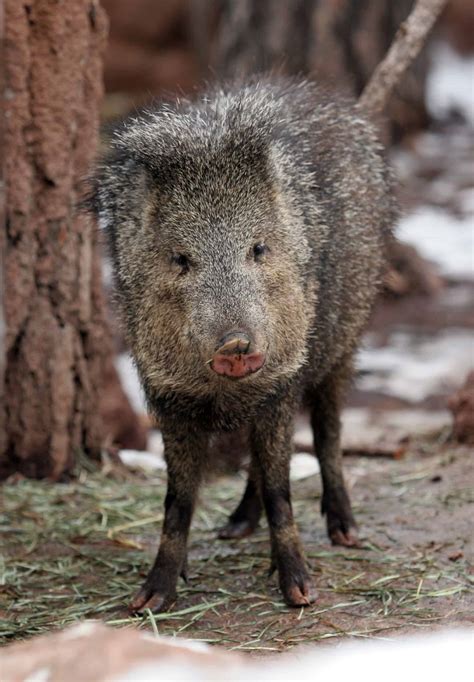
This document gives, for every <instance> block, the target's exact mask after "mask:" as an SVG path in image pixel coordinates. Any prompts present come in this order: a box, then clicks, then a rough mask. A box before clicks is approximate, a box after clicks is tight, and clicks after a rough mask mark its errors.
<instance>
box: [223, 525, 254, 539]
mask: <svg viewBox="0 0 474 682" xmlns="http://www.w3.org/2000/svg"><path fill="white" fill-rule="evenodd" d="M257 525H258V524H255V523H251V522H250V521H229V522H228V523H226V525H225V526H224V527H223V528H221V529H220V531H219V533H218V537H219V538H220V539H221V540H240V538H246V537H248V536H249V535H252V533H253V532H254V531H255V529H256V528H257Z"/></svg>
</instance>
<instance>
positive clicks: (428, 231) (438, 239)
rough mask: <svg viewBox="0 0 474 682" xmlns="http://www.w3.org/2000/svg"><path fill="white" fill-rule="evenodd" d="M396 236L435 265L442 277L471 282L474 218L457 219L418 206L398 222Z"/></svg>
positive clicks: (430, 208) (433, 209)
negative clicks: (448, 276) (447, 276)
mask: <svg viewBox="0 0 474 682" xmlns="http://www.w3.org/2000/svg"><path fill="white" fill-rule="evenodd" d="M397 237H398V238H399V239H400V240H401V241H404V242H407V243H408V244H411V245H412V246H415V247H416V248H417V249H418V250H419V252H420V253H421V255H422V256H424V257H425V258H427V259H428V260H431V261H433V262H435V263H437V264H438V265H439V266H440V269H441V272H442V273H443V274H445V275H450V276H451V277H462V278H468V279H474V217H472V216H471V217H468V218H466V219H464V220H458V219H457V218H455V217H454V216H452V215H450V214H449V213H447V212H446V211H443V210H442V209H439V208H433V207H432V206H420V207H419V208H417V209H416V210H415V211H414V212H413V213H411V214H409V215H407V216H405V217H403V218H402V219H401V220H400V222H399V224H398V227H397Z"/></svg>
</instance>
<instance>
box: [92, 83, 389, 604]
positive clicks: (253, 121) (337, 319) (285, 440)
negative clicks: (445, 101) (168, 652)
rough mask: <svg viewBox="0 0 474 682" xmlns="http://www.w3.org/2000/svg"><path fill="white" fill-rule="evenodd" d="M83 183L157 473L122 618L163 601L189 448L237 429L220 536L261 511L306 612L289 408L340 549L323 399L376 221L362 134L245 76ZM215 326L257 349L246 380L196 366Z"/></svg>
mask: <svg viewBox="0 0 474 682" xmlns="http://www.w3.org/2000/svg"><path fill="white" fill-rule="evenodd" d="M95 182H96V194H97V196H96V204H97V208H98V213H99V216H100V220H101V222H102V224H103V226H104V227H105V230H106V233H107V236H108V239H109V243H110V248H111V254H112V258H113V264H114V270H115V279H116V286H117V291H118V294H119V301H120V304H121V308H122V311H123V314H124V319H125V324H126V329H127V333H128V340H129V343H130V347H131V349H132V353H133V355H134V358H135V361H136V364H137V367H138V371H139V374H140V377H141V381H142V383H143V386H144V389H145V393H146V396H147V400H148V403H149V407H150V409H151V411H152V412H154V413H155V414H156V415H157V416H158V417H159V419H160V423H161V424H162V425H163V434H164V440H165V448H166V457H167V461H168V467H169V491H168V498H167V507H166V519H165V523H164V530H163V536H162V542H161V547H160V551H159V554H158V557H157V560H156V562H155V565H154V567H153V569H152V571H151V572H150V574H149V576H148V579H147V582H146V584H145V586H144V588H143V589H142V590H141V592H140V593H139V595H138V596H137V598H136V599H135V601H134V604H133V609H135V610H141V609H142V608H145V607H151V608H154V609H155V610H159V609H161V608H165V607H166V606H167V605H168V604H169V603H170V601H171V600H172V599H173V598H174V595H175V587H176V580H177V577H178V575H179V574H180V573H182V572H183V570H184V569H183V567H184V565H185V556H186V538H187V533H188V528H189V522H190V518H191V514H192V509H193V506H194V502H195V498H196V492H197V487H198V484H199V480H200V472H201V462H203V461H204V459H205V457H206V444H207V442H208V440H209V437H210V435H211V434H212V433H215V432H219V431H223V430H233V429H236V428H239V427H241V426H242V425H247V426H248V429H249V432H250V443H251V450H252V457H253V460H252V462H253V463H252V467H251V475H250V480H249V485H248V488H247V491H246V496H244V499H243V501H242V503H241V505H240V507H239V508H238V509H237V510H236V512H235V513H234V515H232V517H231V518H230V521H229V526H228V527H227V535H226V533H225V532H224V534H223V535H224V536H226V537H235V536H237V535H244V534H245V533H247V532H251V530H253V528H254V527H255V525H256V523H258V517H259V515H260V508H261V504H262V502H263V506H264V507H265V510H266V513H267V517H268V519H269V525H270V532H271V540H272V557H273V564H274V565H275V566H276V567H277V568H278V570H279V575H280V585H281V588H282V591H283V594H284V597H285V599H286V601H287V602H288V603H289V604H294V605H301V604H304V603H308V602H309V601H311V600H312V598H313V596H314V595H313V593H312V589H311V585H310V579H309V576H308V574H307V570H306V567H305V562H304V558H303V554H302V550H301V548H300V545H299V540H298V535H297V531H296V528H295V525H294V522H293V518H292V513H291V500H290V489H289V479H288V466H289V456H290V452H291V434H292V425H293V417H294V414H295V411H296V410H297V408H298V405H299V404H300V402H301V400H302V399H306V400H307V401H308V402H309V404H310V405H311V409H312V423H313V427H314V429H315V442H316V445H317V450H318V456H319V458H320V461H321V467H322V475H323V483H324V495H323V511H324V512H325V513H326V515H327V522H328V530H329V533H330V536H331V537H332V539H333V541H334V542H341V543H343V544H350V543H351V542H353V541H354V534H353V529H354V526H355V524H354V520H353V517H352V514H351V511H350V505H349V500H348V497H347V493H346V491H345V488H344V482H343V478H342V469H341V462H340V459H341V458H340V450H339V412H340V403H341V397H342V394H343V386H344V384H345V382H346V379H347V378H348V376H349V375H350V367H351V357H352V354H353V351H354V349H355V347H356V345H357V342H358V340H359V337H360V334H361V331H362V330H363V328H364V325H365V323H366V321H367V317H368V315H369V311H370V308H371V305H372V302H373V299H374V295H375V292H376V289H377V285H378V282H379V277H380V271H381V266H382V263H383V254H384V245H385V242H386V240H387V238H388V237H389V235H390V228H391V225H392V222H393V217H394V203H393V199H392V193H391V187H390V174H389V172H388V170H387V167H386V164H385V162H384V160H383V155H382V150H381V148H380V146H379V144H378V142H377V140H376V137H375V134H374V132H373V130H372V127H371V126H370V125H369V123H367V121H365V120H364V118H363V116H362V114H361V113H360V112H359V111H358V109H357V107H356V106H355V105H350V104H340V103H337V102H335V101H334V100H333V99H331V98H329V97H327V96H325V95H324V94H323V93H322V92H320V91H319V90H318V88H317V87H316V86H315V85H313V84H309V83H307V82H304V81H303V82H300V81H288V80H283V81H278V80H271V79H270V80H267V81H258V82H251V83H247V84H245V85H242V86H233V87H232V86H231V87H229V88H223V89H218V90H215V91H212V92H210V93H209V94H207V95H206V96H202V97H201V98H200V99H199V100H197V101H196V102H194V103H190V102H188V101H179V102H177V103H176V104H175V105H174V106H169V105H166V106H162V107H161V108H159V109H157V110H155V111H152V112H149V113H148V114H146V115H143V116H141V117H138V118H134V119H130V120H128V121H126V122H125V123H124V125H123V127H122V128H121V130H120V131H119V132H118V133H117V135H116V137H115V139H114V142H113V149H112V151H111V153H110V155H109V156H108V157H107V158H106V159H105V160H104V162H103V164H102V165H101V167H100V168H99V170H98V173H97V176H96V181H95ZM262 243H264V244H265V245H266V247H267V249H266V252H265V254H264V255H263V256H262V257H259V258H258V259H256V258H255V254H254V250H253V247H254V245H255V244H262ZM184 256H185V258H186V260H185V261H183V257H184ZM183 262H185V266H183ZM232 329H240V330H245V331H246V332H247V333H248V334H249V335H250V336H251V337H252V339H253V341H254V343H255V346H256V347H258V348H259V349H261V350H262V351H263V352H265V353H266V362H265V365H264V367H263V368H262V369H261V370H260V371H259V372H257V373H256V374H252V375H250V376H247V377H245V378H243V379H239V380H237V381H235V380H230V379H229V378H227V377H223V376H220V375H218V374H216V373H215V372H213V371H212V370H211V368H210V366H209V360H210V359H211V358H212V355H213V353H214V352H215V349H216V348H217V344H218V341H219V339H221V338H222V336H223V334H225V333H226V332H228V331H229V330H232Z"/></svg>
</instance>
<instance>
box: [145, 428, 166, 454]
mask: <svg viewBox="0 0 474 682" xmlns="http://www.w3.org/2000/svg"><path fill="white" fill-rule="evenodd" d="M147 450H148V452H152V453H153V454H154V455H159V456H160V457H163V456H164V454H165V444H164V443H163V436H162V435H161V431H158V430H157V429H153V430H152V431H150V433H149V434H148V443H147Z"/></svg>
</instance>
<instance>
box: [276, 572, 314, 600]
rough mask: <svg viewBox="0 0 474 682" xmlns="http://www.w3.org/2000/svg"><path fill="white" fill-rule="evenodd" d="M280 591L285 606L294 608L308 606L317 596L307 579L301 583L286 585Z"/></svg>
mask: <svg viewBox="0 0 474 682" xmlns="http://www.w3.org/2000/svg"><path fill="white" fill-rule="evenodd" d="M282 591H283V596H284V598H285V602H286V604H287V605H288V606H294V607H301V606H309V605H310V604H312V603H313V602H315V601H316V598H317V596H318V595H317V592H316V590H315V588H314V587H313V585H312V583H311V580H309V578H308V579H307V580H304V581H303V582H301V583H293V584H292V585H288V586H287V587H285V588H282Z"/></svg>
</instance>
